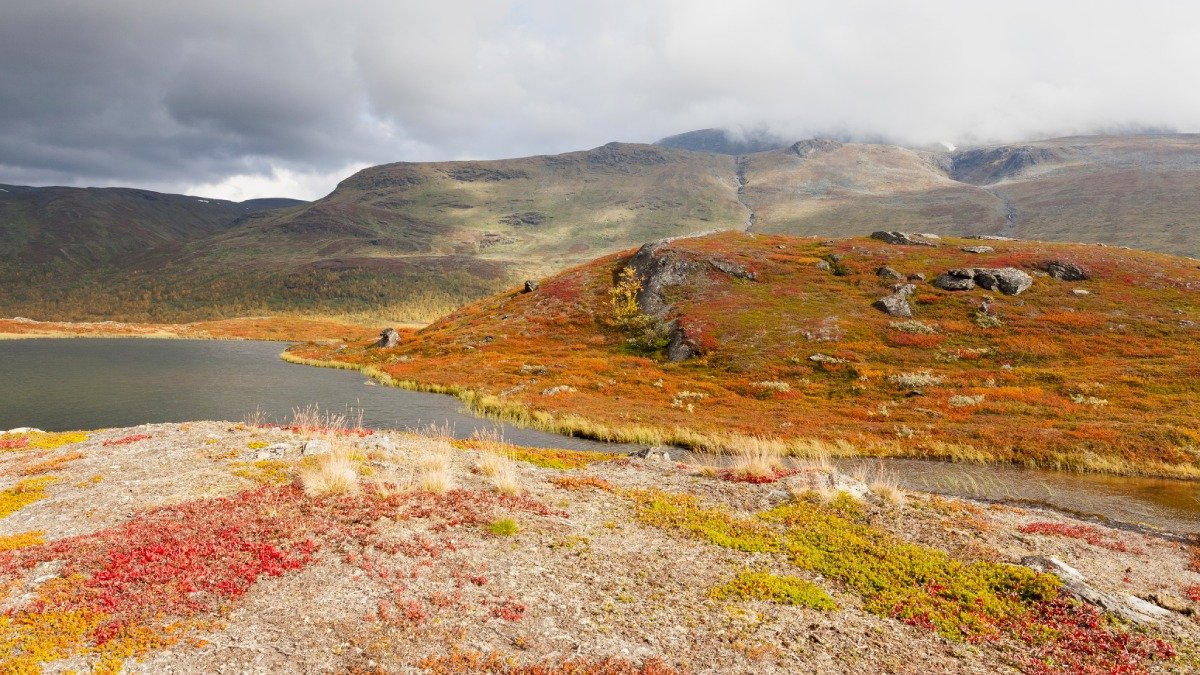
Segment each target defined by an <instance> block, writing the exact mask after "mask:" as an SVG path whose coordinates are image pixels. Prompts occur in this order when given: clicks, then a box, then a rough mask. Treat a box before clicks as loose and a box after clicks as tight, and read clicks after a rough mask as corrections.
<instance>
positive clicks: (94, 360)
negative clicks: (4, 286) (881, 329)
mask: <svg viewBox="0 0 1200 675" xmlns="http://www.w3.org/2000/svg"><path fill="white" fill-rule="evenodd" d="M284 347H286V345H285V344H284V343H277V342H251V341H234V340H158V339H143V338H105V339H84V338H80V339H33V340H8V341H0V385H3V386H0V429H9V428H13V427H18V426H32V427H38V428H41V429H45V430H47V431H66V430H73V429H98V428H103V427H124V426H135V425H138V424H146V423H149V422H186V421H191V420H206V419H207V420H228V421H232V422H237V421H241V420H242V419H243V418H244V417H245V416H246V415H247V414H248V413H251V412H253V411H255V410H256V409H259V410H261V411H263V412H264V413H265V414H267V415H268V416H269V417H270V418H271V419H272V420H274V421H286V420H288V419H290V417H291V411H292V409H294V408H303V407H306V406H309V405H313V404H317V405H319V406H320V407H321V409H322V410H326V411H330V412H333V413H344V412H352V413H353V414H354V416H355V417H356V416H357V412H358V411H362V416H363V425H364V426H367V427H373V428H383V429H405V428H417V427H422V426H428V425H431V424H433V425H438V426H443V425H445V426H448V427H449V428H450V429H451V431H452V432H453V433H454V435H455V436H458V437H460V438H462V437H467V436H470V435H471V434H472V433H473V432H475V431H476V430H486V431H495V430H499V432H500V433H501V434H502V435H503V437H504V439H505V440H507V441H509V442H512V443H516V444H519V445H527V446H533V447H557V448H572V449H579V450H622V451H628V450H630V449H632V448H634V447H635V446H618V445H609V444H604V443H598V442H594V441H588V440H585V439H579V438H569V437H565V436H559V435H557V434H549V433H545V432H540V431H534V430H530V429H520V428H515V427H512V426H510V425H507V424H499V423H496V422H492V421H490V420H484V419H481V418H478V417H475V416H474V415H471V414H470V413H467V412H466V411H464V410H463V408H462V405H461V403H460V402H459V401H458V400H457V399H455V398H453V397H450V396H444V395H440V394H426V393H420V392H412V391H405V390H402V389H395V388H392V387H385V386H376V385H374V383H372V382H370V381H369V380H368V379H367V378H366V377H364V376H363V375H361V374H359V373H356V372H353V371H346V370H333V369H327V368H313V367H309V366H300V365H293V364H289V363H285V362H284V361H281V360H280V359H279V353H280V352H281V351H283V349H284ZM836 464H837V465H838V466H839V467H840V468H843V469H844V470H846V471H847V472H848V473H853V472H854V471H855V470H857V469H860V468H865V469H866V471H867V473H868V474H869V473H872V472H875V471H879V470H882V471H883V472H885V473H886V474H888V475H889V476H890V478H891V479H892V480H893V481H894V482H897V483H898V484H900V485H901V486H903V487H905V488H908V489H912V490H922V491H932V492H941V493H945V494H951V495H958V496H964V497H973V498H981V499H996V500H1006V501H1028V502H1034V503H1043V504H1046V505H1049V506H1053V507H1056V508H1060V509H1064V510H1069V511H1073V512H1076V513H1084V514H1096V515H1099V516H1103V517H1106V518H1109V519H1112V520H1116V521H1120V522H1126V523H1145V524H1148V525H1151V526H1154V527H1160V528H1164V529H1168V530H1172V531H1175V532H1195V531H1200V483H1196V482H1189V481H1178V480H1158V479H1146V478H1128V477H1114V476H1092V475H1079V474H1069V473H1061V472H1055V471H1037V470H1028V469H1020V468H1016V467H1011V466H994V465H979V464H949V463H944V462H930V461H920V460H885V461H883V462H880V461H879V460H837V461H836Z"/></svg>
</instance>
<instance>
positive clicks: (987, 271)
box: [933, 267, 1033, 295]
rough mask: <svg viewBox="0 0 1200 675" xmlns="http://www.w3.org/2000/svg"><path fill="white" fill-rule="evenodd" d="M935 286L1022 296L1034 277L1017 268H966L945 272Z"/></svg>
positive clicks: (951, 289)
mask: <svg viewBox="0 0 1200 675" xmlns="http://www.w3.org/2000/svg"><path fill="white" fill-rule="evenodd" d="M933 285H934V286H935V287H937V288H940V289H942V290H944V291H969V290H971V289H972V288H975V287H976V286H979V287H980V288H985V289H987V290H989V291H1000V292H1001V293H1003V294H1005V295H1020V294H1021V293H1023V292H1024V291H1025V290H1026V289H1028V288H1029V287H1030V286H1032V285H1033V277H1031V276H1029V275H1028V274H1026V273H1025V272H1023V271H1021V270H1019V269H1017V268H1015V267H997V268H987V267H966V268H960V269H952V270H947V271H945V272H943V273H942V274H940V275H938V277H937V278H936V279H934V280H933Z"/></svg>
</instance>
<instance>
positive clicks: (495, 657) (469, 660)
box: [420, 650, 686, 675]
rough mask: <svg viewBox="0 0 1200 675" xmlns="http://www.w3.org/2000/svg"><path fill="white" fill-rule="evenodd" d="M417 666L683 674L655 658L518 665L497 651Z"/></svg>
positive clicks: (509, 674)
mask: <svg viewBox="0 0 1200 675" xmlns="http://www.w3.org/2000/svg"><path fill="white" fill-rule="evenodd" d="M420 667H421V668H422V669H423V670H424V672H427V673H430V674H431V675H583V674H584V673H588V674H590V675H683V673H685V672H686V671H682V670H676V669H674V668H671V667H669V666H667V665H666V664H664V663H663V662H662V661H661V660H659V659H649V660H647V661H645V662H644V663H643V664H641V665H637V664H635V663H633V662H631V661H628V660H626V659H622V658H618V657H609V658H606V659H585V658H571V659H564V660H561V661H552V662H542V663H534V664H530V665H519V664H517V663H514V661H513V659H512V657H511V656H508V655H505V654H500V653H497V652H461V651H457V650H455V651H454V652H452V653H450V654H449V655H443V654H438V655H436V656H430V657H427V658H425V659H423V660H422V661H421V663H420Z"/></svg>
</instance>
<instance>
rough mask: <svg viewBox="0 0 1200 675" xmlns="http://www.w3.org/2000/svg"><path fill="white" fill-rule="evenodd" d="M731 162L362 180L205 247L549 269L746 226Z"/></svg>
mask: <svg viewBox="0 0 1200 675" xmlns="http://www.w3.org/2000/svg"><path fill="white" fill-rule="evenodd" d="M745 217H746V212H745V208H744V207H743V206H741V205H740V204H739V203H738V201H737V185H736V178H735V176H734V161H733V159H732V158H728V157H718V156H711V155H704V154H697V153H689V152H683V151H678V150H669V149H664V148H657V147H653V146H647V145H633V144H619V143H610V144H608V145H605V146H602V147H599V148H595V149H592V150H588V151H584V152H571V153H566V154H562V155H552V156H537V157H526V158H521V159H507V160H495V161H472V162H439V163H425V164H415V163H398V164H385V165H383V166H376V167H372V168H369V169H364V170H362V171H360V172H358V173H356V174H354V175H353V176H351V177H349V178H347V179H346V180H344V181H342V183H341V184H340V185H338V187H337V189H336V190H334V191H333V193H331V194H330V195H329V196H327V197H325V198H323V199H320V200H317V201H316V202H313V203H312V204H310V205H308V206H306V207H304V208H301V209H295V210H289V211H285V212H279V213H274V214H264V215H262V216H258V217H254V218H250V219H248V220H247V221H246V222H245V223H244V224H243V226H242V227H240V228H238V229H237V230H234V231H230V232H228V233H225V234H224V235H222V236H220V237H217V238H214V239H213V240H212V242H211V243H206V246H212V245H213V244H216V245H217V248H219V249H223V248H226V247H228V248H230V249H232V250H233V251H235V252H241V253H252V254H253V255H255V256H262V255H272V254H274V253H277V252H279V243H280V242H281V241H286V242H289V243H292V244H295V246H296V247H297V248H298V249H300V250H308V251H315V252H316V253H318V254H319V255H320V256H322V257H332V256H338V257H345V256H372V257H374V256H380V255H390V256H410V255H411V256H451V255H458V256H472V257H478V258H482V259H486V260H497V261H506V262H508V263H519V264H520V265H522V266H527V267H530V268H532V269H537V270H550V269H557V268H558V267H561V266H562V265H565V264H570V263H572V262H580V261H583V260H587V259H589V258H591V257H593V256H594V255H596V254H597V253H604V252H608V251H613V250H617V249H619V248H622V247H625V246H628V245H629V243H630V242H635V241H644V240H649V239H655V238H660V237H667V236H678V235H681V234H687V233H689V232H696V231H702V230H711V229H726V228H729V227H731V226H734V225H736V224H737V223H739V222H741V221H744V220H745Z"/></svg>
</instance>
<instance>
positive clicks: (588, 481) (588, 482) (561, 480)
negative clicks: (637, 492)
mask: <svg viewBox="0 0 1200 675" xmlns="http://www.w3.org/2000/svg"><path fill="white" fill-rule="evenodd" d="M550 482H551V483H553V484H555V485H557V486H558V487H560V488H563V489H564V490H582V489H584V488H595V489H597V490H603V491H604V492H613V491H614V490H615V488H614V487H613V485H612V483H610V482H608V481H606V480H604V479H603V478H597V477H596V476H551V477H550Z"/></svg>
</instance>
